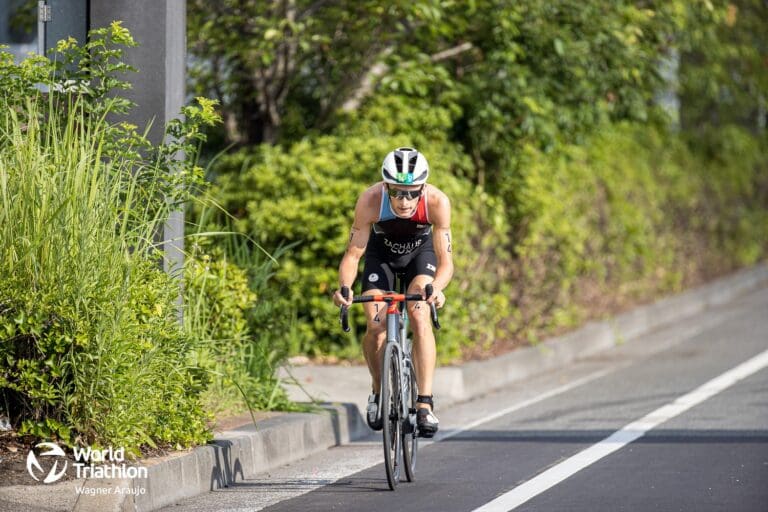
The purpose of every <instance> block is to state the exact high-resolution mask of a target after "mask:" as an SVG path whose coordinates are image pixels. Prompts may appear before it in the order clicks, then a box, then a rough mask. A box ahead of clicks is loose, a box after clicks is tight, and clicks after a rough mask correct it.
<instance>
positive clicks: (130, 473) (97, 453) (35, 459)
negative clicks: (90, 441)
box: [27, 443, 148, 484]
mask: <svg viewBox="0 0 768 512" xmlns="http://www.w3.org/2000/svg"><path fill="white" fill-rule="evenodd" d="M35 448H36V449H38V451H40V450H42V449H47V451H40V454H39V455H35V451H34V449H33V450H30V451H29V455H27V472H28V473H29V475H30V476H31V477H32V478H34V479H35V480H36V481H38V482H39V481H40V478H42V477H43V475H45V478H44V479H43V483H44V484H51V483H53V482H57V481H59V480H61V479H62V478H63V477H64V474H65V473H66V471H67V466H68V465H69V460H68V458H67V454H66V453H65V452H64V450H63V449H62V448H61V447H60V446H59V445H57V444H56V443H39V444H37V445H35ZM72 458H73V459H74V462H73V464H72V467H74V469H75V477H76V478H78V479H80V478H107V479H112V478H117V479H124V478H147V477H148V470H147V468H146V467H143V466H129V465H128V464H126V460H125V448H117V449H115V448H112V447H111V446H110V447H109V448H105V449H100V450H97V449H93V448H91V447H90V446H89V447H85V448H78V447H73V448H72ZM51 461H53V465H51ZM44 468H45V469H44ZM46 471H47V472H48V473H47V474H46Z"/></svg>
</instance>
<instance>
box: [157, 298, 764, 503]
mask: <svg viewBox="0 0 768 512" xmlns="http://www.w3.org/2000/svg"><path fill="white" fill-rule="evenodd" d="M766 313H768V290H761V291H758V292H755V293H752V294H749V295H746V296H744V297H742V298H741V299H739V300H737V301H735V302H733V303H731V304H728V305H725V306H722V307H719V308H716V309H713V310H709V311H707V312H704V313H702V314H699V315H696V316H694V317H692V318H689V319H687V320H686V321H685V322H680V323H678V324H676V325H672V326H669V327H667V328H664V329H662V330H659V331H657V332H655V333H653V334H651V335H648V336H644V337H643V338H641V339H637V340H633V341H632V342H631V343H627V344H625V345H624V346H621V347H618V348H616V349H613V350H610V351H607V352H605V353H603V354H600V355H599V356H597V357H592V358H588V359H585V360H582V361H579V362H577V363H575V364H573V365H569V366H568V367H567V368H562V369H560V370H559V371H557V372H553V373H549V374H545V375H541V376H539V377H537V378H535V379H530V380H528V381H526V382H522V383H519V384H516V385H515V386H511V387H509V388H508V389H504V390H502V391H500V392H497V393H494V394H491V395H488V396H485V397H482V398H479V399H477V400H473V401H472V402H468V403H465V404H461V405H459V406H456V407H453V408H451V409H445V410H441V409H440V408H439V403H438V410H437V412H438V415H439V416H440V418H441V433H440V435H439V437H438V438H437V439H436V440H435V441H433V442H428V443H423V444H422V445H421V446H420V451H419V459H418V463H417V464H418V467H417V481H416V482H414V483H405V482H403V483H401V485H400V486H399V487H398V489H397V490H396V491H395V492H392V491H389V490H388V487H387V484H386V479H385V476H384V468H383V466H382V464H381V460H382V455H381V445H380V442H381V441H380V436H379V435H378V434H372V435H371V436H370V437H369V438H367V439H365V440H363V441H360V442H356V443H353V444H351V445H348V446H343V447H339V448H334V449H332V450H328V451H327V452H324V453H322V454H319V455H316V456H314V457H311V458H308V459H305V460H303V461H300V462H298V463H295V464H293V465H290V466H286V467H284V468H280V469H279V470H276V471H273V472H271V473H270V474H264V475H260V476H259V477H257V478H254V479H251V480H246V481H244V482H239V483H237V484H236V485H234V486H233V487H230V488H228V489H225V490H220V491H214V492H211V493H208V494H206V495H202V496H198V497H195V498H191V499H188V500H185V501H183V502H181V503H179V504H176V505H174V506H171V507H168V508H166V509H164V510H173V511H178V512H181V511H185V512H186V511H197V510H206V511H216V510H232V511H234V510H237V511H246V510H269V511H292V512H293V511H327V510H344V511H349V510H366V511H384V510H387V511H391V510H397V511H408V510H414V511H474V510H478V509H479V510H482V511H490V510H512V509H514V510H521V511H559V510H567V511H590V512H597V511H612V512H613V511H637V512H646V511H652V510H653V511H656V510H658V511H696V512H704V511H728V512H746V511H755V512H768V314H766Z"/></svg>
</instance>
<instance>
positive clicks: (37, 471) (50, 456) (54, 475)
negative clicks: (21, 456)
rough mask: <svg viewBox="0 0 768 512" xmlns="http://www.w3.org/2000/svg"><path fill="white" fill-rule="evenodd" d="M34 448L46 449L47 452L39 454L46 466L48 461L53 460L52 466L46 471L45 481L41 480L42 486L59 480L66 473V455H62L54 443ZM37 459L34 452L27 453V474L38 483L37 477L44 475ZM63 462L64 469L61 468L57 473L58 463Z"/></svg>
mask: <svg viewBox="0 0 768 512" xmlns="http://www.w3.org/2000/svg"><path fill="white" fill-rule="evenodd" d="M35 448H48V451H47V452H41V453H40V455H39V457H40V458H41V459H43V460H45V461H46V466H47V465H48V464H49V461H50V460H55V462H54V463H53V466H51V469H50V470H49V471H48V474H47V475H46V476H45V479H44V480H43V483H44V484H51V483H53V482H56V481H58V480H60V479H61V478H62V477H63V476H64V473H65V472H66V471H67V464H68V462H67V454H66V453H64V450H62V449H61V447H60V446H59V445H57V444H55V443H39V444H37V445H35ZM37 457H38V456H36V455H35V452H34V450H30V451H29V455H27V471H28V472H29V474H30V475H31V476H32V478H34V479H35V480H36V481H38V482H39V481H40V479H39V478H38V476H37V475H40V476H42V475H43V474H44V473H45V470H44V469H43V467H42V466H41V465H40V461H38V460H37ZM62 459H63V460H64V467H62V468H61V470H60V471H59V470H58V469H59V462H61V461H62Z"/></svg>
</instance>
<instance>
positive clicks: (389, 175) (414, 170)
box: [381, 148, 429, 185]
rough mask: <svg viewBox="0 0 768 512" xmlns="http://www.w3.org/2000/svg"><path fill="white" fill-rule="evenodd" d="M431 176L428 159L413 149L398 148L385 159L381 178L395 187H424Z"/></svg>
mask: <svg viewBox="0 0 768 512" xmlns="http://www.w3.org/2000/svg"><path fill="white" fill-rule="evenodd" d="M427 176H429V164H428V163H427V159H426V158H425V157H424V155H422V154H421V153H419V152H418V151H416V150H415V149H413V148H397V149H396V150H394V151H390V152H389V153H388V154H387V156H386V157H384V163H383V164H382V166H381V178H382V179H383V180H384V182H385V183H391V184H393V185H423V184H424V183H426V182H427Z"/></svg>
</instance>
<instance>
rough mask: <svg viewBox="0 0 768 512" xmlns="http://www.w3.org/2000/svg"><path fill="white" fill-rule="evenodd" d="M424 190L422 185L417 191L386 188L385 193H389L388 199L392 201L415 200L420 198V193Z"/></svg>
mask: <svg viewBox="0 0 768 512" xmlns="http://www.w3.org/2000/svg"><path fill="white" fill-rule="evenodd" d="M423 190H424V185H422V186H421V188H419V189H418V190H397V189H395V188H389V187H387V193H389V197H391V198H393V199H398V198H400V199H409V200H412V199H416V198H417V197H420V196H421V192H422V191H423Z"/></svg>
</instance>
